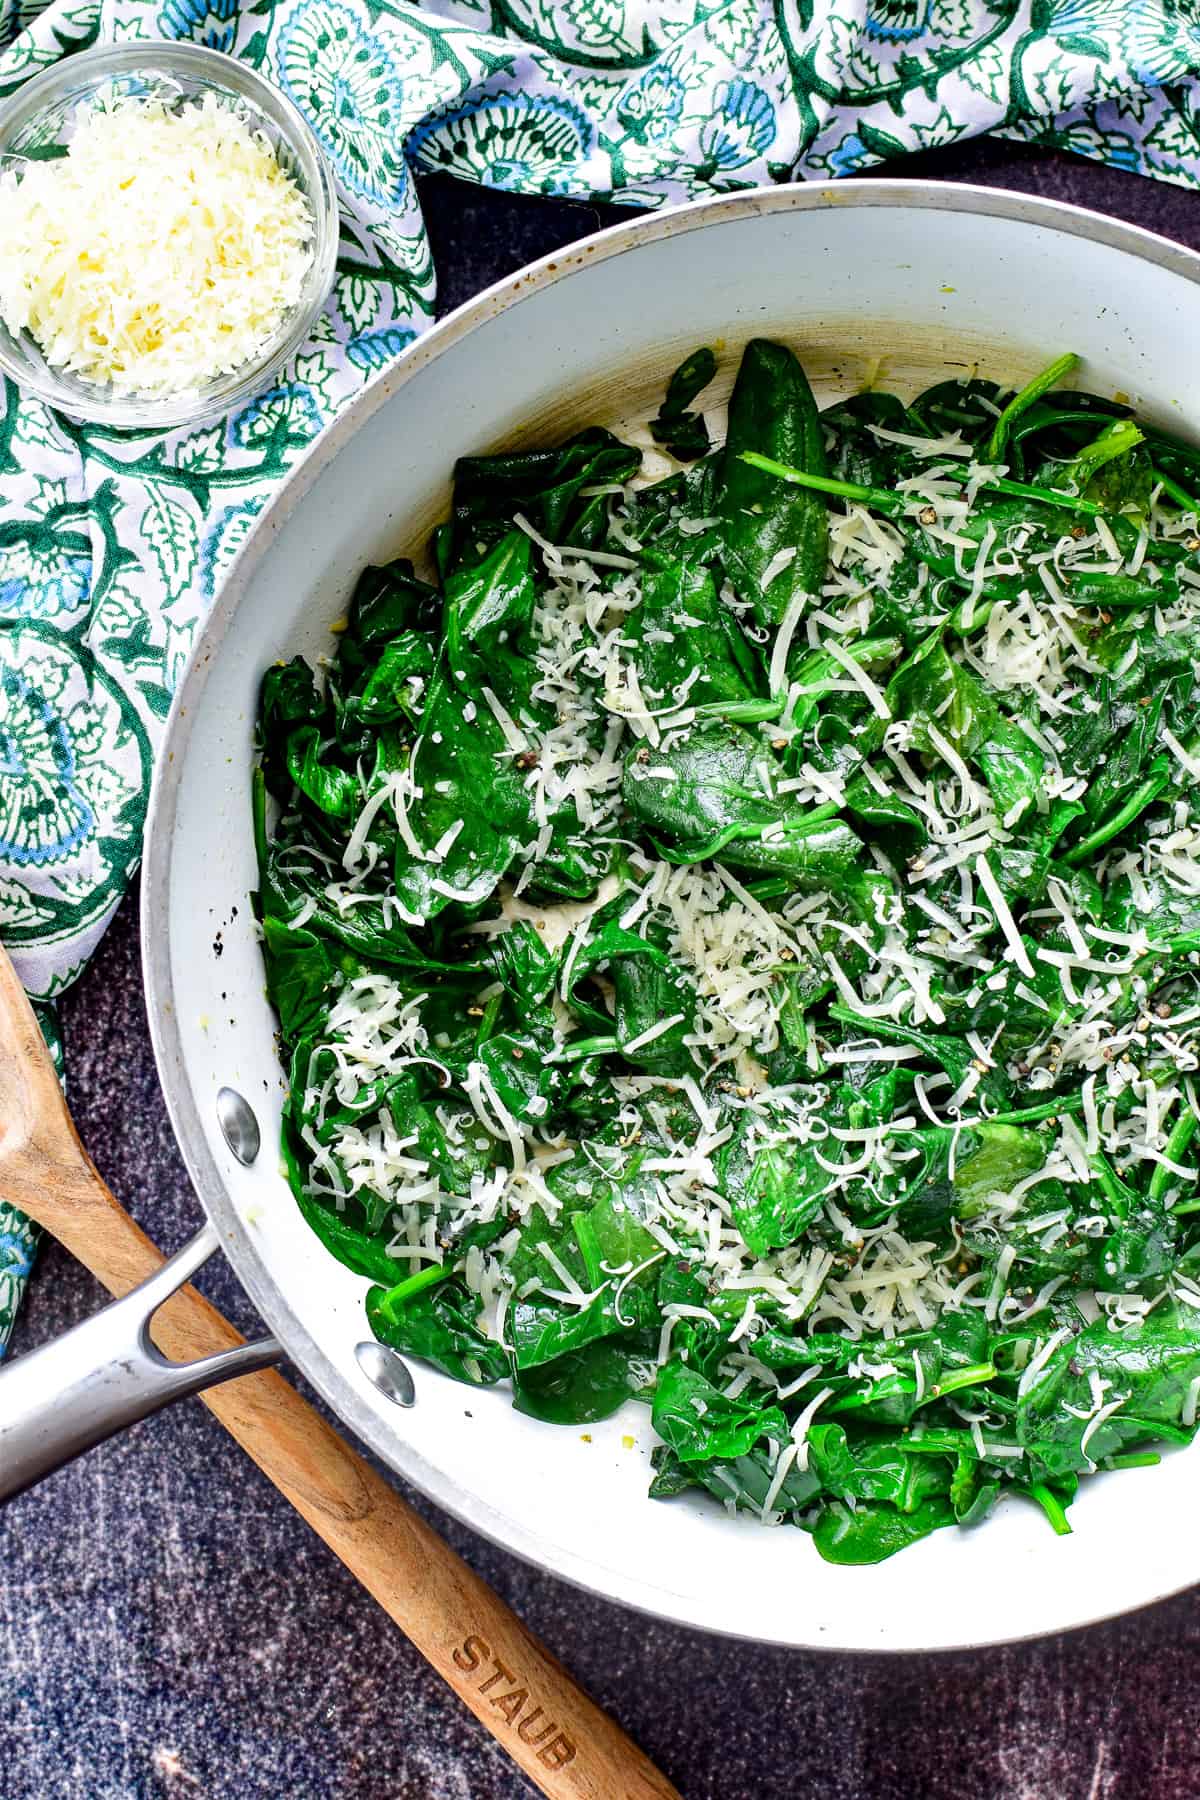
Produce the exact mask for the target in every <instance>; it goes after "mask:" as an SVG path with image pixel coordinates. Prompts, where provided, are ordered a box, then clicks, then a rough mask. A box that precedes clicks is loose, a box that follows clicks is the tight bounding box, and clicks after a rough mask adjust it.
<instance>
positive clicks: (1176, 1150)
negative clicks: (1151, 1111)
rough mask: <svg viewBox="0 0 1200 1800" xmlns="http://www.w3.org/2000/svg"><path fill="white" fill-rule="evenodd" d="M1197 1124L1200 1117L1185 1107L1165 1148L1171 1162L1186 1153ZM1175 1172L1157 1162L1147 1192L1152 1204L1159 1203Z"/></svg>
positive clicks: (1177, 1177)
mask: <svg viewBox="0 0 1200 1800" xmlns="http://www.w3.org/2000/svg"><path fill="white" fill-rule="evenodd" d="M1197 1125H1200V1119H1198V1118H1197V1117H1196V1115H1195V1113H1194V1112H1193V1111H1192V1109H1191V1107H1190V1106H1189V1107H1187V1108H1185V1110H1184V1111H1183V1112H1182V1113H1181V1114H1180V1115H1179V1117H1178V1119H1176V1121H1175V1123H1174V1125H1173V1126H1172V1127H1171V1135H1170V1137H1169V1138H1168V1139H1167V1142H1166V1145H1165V1147H1164V1149H1163V1155H1164V1156H1165V1157H1166V1158H1167V1160H1168V1161H1169V1162H1175V1163H1177V1162H1178V1161H1179V1159H1180V1157H1181V1156H1183V1155H1184V1154H1185V1153H1186V1151H1187V1147H1188V1145H1189V1144H1190V1143H1191V1141H1192V1139H1193V1138H1194V1137H1195V1135H1196V1127H1197ZM1173 1174H1174V1171H1173V1170H1172V1169H1168V1168H1167V1166H1166V1163H1156V1164H1155V1168H1154V1173H1153V1175H1151V1177H1150V1186H1149V1188H1148V1189H1147V1192H1146V1197H1147V1199H1148V1200H1149V1202H1150V1204H1151V1206H1155V1205H1157V1204H1158V1202H1159V1201H1160V1200H1162V1198H1163V1197H1164V1195H1165V1194H1166V1191H1167V1188H1168V1187H1169V1186H1170V1183H1171V1177H1172V1175H1173ZM1175 1179H1176V1180H1177V1181H1178V1180H1180V1179H1181V1177H1179V1176H1175Z"/></svg>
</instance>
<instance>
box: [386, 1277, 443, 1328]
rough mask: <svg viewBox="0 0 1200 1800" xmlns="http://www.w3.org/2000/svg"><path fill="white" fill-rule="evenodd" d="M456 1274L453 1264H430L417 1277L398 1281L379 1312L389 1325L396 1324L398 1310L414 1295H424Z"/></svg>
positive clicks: (389, 1291) (388, 1293) (390, 1290)
mask: <svg viewBox="0 0 1200 1800" xmlns="http://www.w3.org/2000/svg"><path fill="white" fill-rule="evenodd" d="M453 1273H454V1268H453V1265H452V1264H449V1263H430V1264H429V1265H428V1267H427V1268H424V1269H418V1270H417V1272H416V1274H415V1275H406V1276H405V1278H404V1280H403V1281H398V1282H397V1283H396V1285H395V1287H393V1288H389V1289H388V1291H387V1293H386V1294H385V1295H384V1296H383V1298H382V1300H381V1301H380V1302H379V1310H380V1312H381V1313H382V1314H383V1316H384V1317H385V1318H386V1319H387V1321H388V1323H389V1324H391V1325H394V1324H395V1323H396V1308H397V1307H398V1306H403V1305H404V1304H405V1302H406V1301H408V1300H411V1299H412V1298H413V1295H414V1294H420V1293H423V1292H424V1290H425V1289H426V1288H431V1287H436V1286H437V1284H438V1282H439V1281H446V1280H448V1279H449V1277H450V1276H451V1275H453Z"/></svg>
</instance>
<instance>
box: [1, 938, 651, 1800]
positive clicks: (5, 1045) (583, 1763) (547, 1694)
mask: <svg viewBox="0 0 1200 1800" xmlns="http://www.w3.org/2000/svg"><path fill="white" fill-rule="evenodd" d="M0 1199H4V1200H7V1201H8V1202H9V1203H10V1204H11V1205H13V1206H15V1207H18V1208H19V1209H20V1210H21V1211H22V1212H24V1213H27V1214H28V1215H29V1217H30V1218H31V1219H34V1220H36V1222H37V1223H38V1224H39V1225H42V1226H44V1227H45V1229H46V1230H47V1231H49V1232H52V1233H53V1235H54V1236H55V1237H56V1238H57V1239H58V1240H59V1242H60V1243H61V1244H63V1245H64V1246H65V1247H66V1248H67V1249H68V1250H69V1251H70V1252H71V1254H72V1256H74V1257H76V1258H77V1259H78V1260H79V1261H80V1262H81V1263H82V1264H83V1265H84V1267H85V1268H86V1269H89V1270H90V1271H91V1273H92V1274H93V1275H95V1276H96V1277H97V1279H98V1280H99V1281H101V1282H102V1283H103V1285H104V1286H105V1287H106V1288H107V1289H108V1290H109V1292H110V1293H111V1294H114V1295H116V1296H118V1297H119V1296H121V1295H123V1294H126V1293H128V1292H129V1290H130V1289H131V1288H133V1287H136V1286H137V1285H138V1283H139V1282H142V1281H144V1280H145V1279H146V1278H147V1276H149V1275H152V1274H153V1273H154V1272H155V1270H156V1269H158V1268H160V1267H161V1266H162V1264H163V1262H164V1260H165V1259H164V1257H163V1255H162V1253H161V1251H159V1250H158V1249H156V1248H155V1246H154V1245H153V1244H152V1243H151V1241H150V1239H149V1238H148V1237H147V1236H146V1234H145V1232H144V1231H142V1229H141V1228H140V1226H138V1225H136V1224H135V1223H134V1221H133V1220H132V1219H131V1218H130V1216H129V1214H128V1213H127V1212H126V1211H125V1210H124V1208H123V1207H122V1206H120V1205H119V1204H118V1203H117V1201H116V1200H115V1199H114V1198H113V1196H112V1195H111V1194H110V1193H109V1191H108V1189H107V1187H106V1186H105V1185H104V1182H103V1181H102V1180H101V1178H100V1176H99V1174H98V1173H97V1171H96V1169H95V1167H94V1166H93V1164H92V1161H91V1159H90V1157H89V1156H88V1154H87V1152H86V1150H85V1149H84V1148H83V1145H82V1144H81V1143H80V1141H79V1136H78V1133H77V1132H76V1130H75V1127H74V1125H73V1123H72V1121H71V1116H70V1114H69V1113H68V1111H67V1107H66V1103H65V1101H64V1099H63V1094H62V1088H61V1087H60V1085H59V1082H58V1078H57V1076H56V1075H55V1072H54V1066H53V1064H52V1062H51V1060H50V1057H49V1054H48V1052H47V1050H46V1046H45V1044H44V1042H43V1040H42V1034H41V1032H40V1031H39V1029H38V1024H37V1020H36V1019H35V1018H34V1016H33V1010H32V1008H31V1007H30V1005H29V1002H28V1000H27V999H26V997H25V992H24V990H23V988H22V987H21V984H20V982H19V981H18V980H17V976H16V973H15V971H14V969H13V966H12V964H11V962H10V961H9V959H8V957H7V955H6V954H5V953H4V950H3V949H2V948H0ZM152 1333H153V1337H154V1340H155V1342H156V1343H157V1345H158V1347H159V1349H160V1350H162V1351H163V1353H164V1354H165V1355H167V1356H170V1357H172V1358H175V1359H177V1360H186V1361H193V1360H194V1359H196V1358H197V1357H201V1356H208V1355H211V1354H213V1353H214V1352H216V1351H220V1350H229V1349H232V1348H233V1347H234V1346H236V1345H238V1344H240V1343H242V1342H243V1341H244V1340H243V1339H242V1337H241V1336H240V1335H239V1333H238V1332H236V1331H235V1330H234V1328H233V1326H232V1325H230V1324H229V1322H228V1321H227V1320H226V1319H225V1318H223V1317H222V1315H221V1314H220V1313H219V1312H218V1311H217V1310H216V1308H215V1307H213V1306H210V1305H209V1303H208V1301H207V1300H205V1299H204V1298H203V1296H202V1295H200V1294H198V1293H197V1292H196V1291H195V1289H194V1288H191V1287H185V1288H181V1289H180V1290H179V1292H178V1293H176V1294H174V1295H173V1296H172V1298H171V1299H169V1300H167V1301H166V1302H164V1304H163V1305H162V1306H161V1307H160V1308H159V1310H158V1311H157V1313H156V1314H155V1315H154V1321H153V1325H152ZM201 1399H202V1400H203V1401H204V1404H205V1406H207V1407H208V1409H209V1411H210V1412H212V1413H213V1414H214V1415H215V1416H216V1418H218V1419H219V1420H220V1422H221V1424H222V1425H224V1427H225V1429H226V1430H227V1431H229V1432H230V1433H232V1435H233V1436H234V1437H235V1438H236V1439H237V1441H238V1443H239V1444H240V1445H241V1446H242V1448H243V1450H245V1451H247V1452H248V1454H249V1455H250V1456H251V1457H252V1458H253V1459H254V1461H255V1462H256V1463H257V1464H258V1466H259V1468H260V1469H261V1470H262V1471H263V1473H264V1475H266V1476H267V1477H268V1478H269V1479H270V1480H271V1481H273V1482H274V1484H275V1486H276V1487H277V1488H278V1489H279V1491H280V1493H281V1494H283V1495H284V1496H285V1497H286V1498H287V1499H288V1500H290V1502H291V1504H292V1505H293V1506H294V1507H295V1508H296V1511H297V1512H298V1513H300V1515H301V1516H302V1517H303V1518H305V1519H307V1521H308V1523H309V1524H310V1525H311V1526H312V1528H313V1530H314V1531H315V1532H316V1533H317V1535H318V1536H319V1537H321V1538H323V1539H324V1540H325V1542H326V1543H327V1544H328V1545H329V1548H330V1549H331V1550H332V1551H333V1552H334V1554H335V1555H336V1556H338V1557H340V1558H341V1560H342V1562H344V1563H345V1565H346V1567H347V1568H348V1569H349V1570H350V1571H351V1573H352V1574H353V1575H356V1576H357V1577H358V1579H359V1581H361V1582H362V1584H363V1586H364V1587H365V1588H366V1589H367V1591H368V1593H370V1594H372V1595H373V1596H374V1597H375V1599H376V1600H378V1602H379V1604H380V1605H381V1606H382V1607H383V1609H384V1611H385V1612H387V1613H388V1614H389V1615H390V1616H391V1617H392V1618H393V1619H394V1620H395V1622H396V1624H397V1625H399V1627H400V1629H401V1631H403V1632H404V1634H405V1636H406V1637H408V1638H410V1639H411V1641H412V1642H413V1643H414V1644H415V1645H416V1647H417V1649H418V1650H419V1651H420V1652H421V1654H422V1656H424V1657H425V1658H426V1659H427V1661H429V1662H430V1663H432V1664H433V1667H434V1668H435V1669H436V1670H437V1671H438V1673H439V1674H440V1675H441V1676H442V1677H443V1679H444V1680H446V1681H447V1682H449V1684H450V1686H451V1687H452V1688H453V1689H454V1691H455V1693H456V1694H457V1695H458V1696H459V1698H460V1700H462V1701H463V1702H464V1703H465V1704H466V1705H467V1706H469V1707H470V1709H471V1711H472V1712H473V1713H474V1714H475V1717H476V1718H477V1719H479V1720H481V1722H482V1723H483V1724H484V1725H485V1726H486V1727H487V1729H488V1730H489V1731H490V1732H491V1733H492V1735H493V1736H494V1737H495V1738H496V1739H497V1740H498V1742H499V1743H500V1744H502V1745H503V1747H504V1749H505V1750H507V1752H508V1754H509V1755H510V1756H511V1757H512V1759H513V1761H514V1762H515V1763H517V1764H518V1765H519V1767H520V1768H522V1769H523V1770H524V1771H525V1773H526V1775H528V1776H529V1778H530V1780H531V1781H533V1782H534V1783H535V1784H536V1785H537V1786H538V1787H539V1788H540V1789H541V1791H542V1792H543V1793H544V1794H547V1795H550V1796H551V1800H671V1797H672V1796H673V1797H674V1800H679V1796H678V1794H677V1791H676V1789H675V1788H673V1787H672V1786H671V1784H670V1783H669V1782H668V1781H667V1780H666V1779H665V1778H664V1777H663V1776H662V1775H660V1774H659V1772H658V1770H657V1769H655V1767H654V1766H653V1764H652V1763H651V1762H649V1761H648V1759H647V1758H646V1757H645V1756H643V1754H642V1752H641V1751H640V1750H639V1749H638V1748H637V1746H636V1745H635V1744H633V1743H632V1742H631V1741H630V1739H629V1738H627V1737H626V1736H625V1734H624V1732H623V1731H621V1730H620V1728H619V1727H618V1726H617V1725H616V1724H614V1722H613V1720H612V1719H610V1718H609V1717H608V1716H607V1714H606V1713H603V1712H601V1711H600V1709H599V1707H598V1706H596V1705H595V1704H594V1702H593V1701H591V1700H589V1699H588V1697H587V1695H586V1694H584V1693H583V1692H582V1691H581V1690H580V1689H579V1688H578V1687H576V1685H575V1683H574V1682H573V1681H572V1680H571V1677H570V1676H569V1675H568V1674H567V1672H566V1670H565V1669H564V1668H563V1667H562V1665H561V1664H560V1663H559V1662H557V1661H556V1660H555V1658H554V1657H552V1656H551V1655H550V1653H549V1651H548V1650H546V1649H545V1648H544V1646H543V1645H542V1644H540V1643H539V1642H538V1640H537V1639H536V1638H535V1637H534V1636H533V1635H532V1634H531V1633H530V1632H528V1631H527V1630H526V1629H525V1627H524V1625H522V1623H521V1621H520V1620H519V1619H518V1618H517V1617H516V1615H515V1614H514V1613H512V1612H511V1611H510V1610H509V1608H508V1607H507V1606H505V1604H504V1602H503V1601H502V1600H501V1599H500V1597H499V1595H497V1594H496V1593H494V1592H493V1590H492V1589H491V1588H490V1587H489V1586H488V1585H487V1583H486V1582H484V1581H482V1580H480V1578H479V1576H478V1575H476V1574H475V1573H474V1571H473V1570H471V1569H470V1568H468V1567H467V1564H466V1563H465V1562H463V1560H462V1558H461V1557H459V1556H456V1555H455V1553H454V1551H453V1550H451V1549H450V1547H449V1545H447V1544H444V1543H443V1542H442V1540H441V1538H440V1537H438V1536H437V1534H436V1533H435V1532H433V1531H431V1530H430V1528H429V1526H428V1525H426V1524H425V1522H424V1521H423V1520H422V1519H420V1518H419V1517H418V1516H417V1514H416V1513H415V1512H414V1511H413V1510H412V1508H411V1507H410V1506H408V1505H407V1504H406V1503H405V1502H404V1501H403V1500H402V1499H401V1498H400V1496H399V1495H398V1494H397V1493H396V1492H395V1491H394V1489H393V1488H391V1487H390V1486H389V1485H388V1483H387V1482H386V1481H384V1480H383V1479H382V1477H380V1476H379V1475H377V1474H376V1473H375V1471H374V1470H373V1469H372V1468H371V1467H370V1466H369V1465H368V1464H367V1463H366V1462H365V1461H364V1460H363V1458H362V1457H361V1456H359V1455H358V1454H357V1453H356V1452H355V1451H354V1450H352V1449H351V1448H350V1446H349V1445H348V1444H346V1443H344V1442H343V1440H342V1439H341V1438H340V1437H339V1436H338V1434H337V1432H336V1431H334V1430H333V1428H332V1426H330V1425H327V1424H326V1422H325V1420H324V1419H322V1418H321V1416H320V1414H319V1413H316V1412H314V1410H313V1409H312V1407H311V1406H309V1405H308V1404H307V1402H306V1401H304V1400H302V1399H301V1398H300V1396H299V1394H297V1393H296V1391H295V1389H294V1388H292V1387H291V1386H290V1385H289V1383H288V1382H286V1381H285V1380H284V1379H283V1377H282V1376H281V1375H277V1374H275V1373H274V1372H273V1371H265V1372H262V1373H259V1374H254V1375H243V1376H241V1377H239V1378H238V1379H237V1380H234V1381H230V1382H228V1383H226V1385H225V1386H223V1387H217V1388H211V1389H209V1390H208V1392H206V1393H204V1394H202V1395H201ZM518 1696H520V1697H519V1698H518Z"/></svg>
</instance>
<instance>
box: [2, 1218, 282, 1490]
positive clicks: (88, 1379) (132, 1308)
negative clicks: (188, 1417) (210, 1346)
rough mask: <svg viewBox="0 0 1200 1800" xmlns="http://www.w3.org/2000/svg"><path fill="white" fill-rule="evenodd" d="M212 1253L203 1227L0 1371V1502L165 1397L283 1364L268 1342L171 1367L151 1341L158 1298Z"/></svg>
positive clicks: (211, 1237) (213, 1243)
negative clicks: (153, 1267) (146, 1273)
mask: <svg viewBox="0 0 1200 1800" xmlns="http://www.w3.org/2000/svg"><path fill="white" fill-rule="evenodd" d="M218 1247H219V1246H218V1240H217V1234H216V1232H215V1231H214V1230H213V1228H212V1226H211V1225H206V1226H205V1227H204V1229H203V1231H200V1232H197V1234H196V1236H195V1237H194V1238H192V1239H191V1241H190V1242H189V1243H187V1244H185V1245H184V1246H183V1249H182V1250H179V1251H177V1252H176V1254H175V1255H174V1256H173V1257H172V1258H171V1259H170V1261H169V1262H165V1263H164V1264H163V1265H162V1267H161V1268H160V1269H158V1270H157V1271H156V1272H155V1273H154V1274H153V1275H151V1276H150V1277H149V1278H148V1279H147V1280H146V1281H143V1282H142V1284H141V1286H140V1287H136V1288H134V1289H132V1291H131V1292H130V1293H128V1294H126V1295H125V1297H124V1298H123V1299H121V1300H116V1301H114V1302H113V1303H112V1305H111V1306H106V1307H105V1309H104V1311H103V1312H100V1313H97V1314H96V1315H95V1317H94V1318H91V1319H86V1320H85V1321H84V1322H83V1324H82V1325H76V1326H75V1327H74V1328H73V1330H71V1331H68V1332H65V1333H64V1334H63V1336H62V1337H60V1338H56V1339H55V1340H54V1341H53V1342H52V1343H49V1344H44V1345H43V1346H42V1347H41V1348H40V1349H38V1350H32V1351H30V1352H29V1353H28V1354H27V1355H25V1356H22V1357H21V1358H20V1359H19V1361H17V1362H15V1363H14V1364H13V1365H12V1367H11V1368H8V1369H5V1370H4V1372H3V1373H2V1374H0V1500H7V1499H10V1498H11V1497H12V1496H13V1495H14V1494H19V1493H22V1492H23V1491H24V1489H26V1488H28V1487H32V1486H33V1484H34V1483H35V1482H37V1481H40V1480H41V1479H42V1478H43V1476H45V1475H50V1474H52V1473H53V1471H54V1470H55V1469H60V1468H62V1466H63V1464H64V1463H68V1462H71V1461H72V1460H73V1458H75V1457H76V1456H81V1455H82V1454H83V1452H84V1451H85V1450H90V1449H91V1448H92V1447H93V1445H95V1444H99V1443H103V1441H104V1440H105V1438H110V1437H113V1436H115V1435H116V1433H117V1432H118V1431H122V1430H124V1428H125V1426H127V1425H133V1424H136V1422H137V1420H139V1419H144V1418H146V1417H147V1416H148V1415H149V1414H150V1413H155V1412H158V1410H159V1408H160V1407H163V1406H167V1405H169V1404H170V1402H171V1401H172V1400H180V1399H182V1398H183V1397H184V1396H185V1395H187V1394H198V1393H200V1392H201V1391H202V1390H203V1389H204V1388H209V1387H215V1386H216V1384H217V1383H218V1382H220V1381H228V1380H230V1379H231V1378H232V1377H233V1376H235V1375H247V1374H249V1373H250V1372H251V1371H252V1370H255V1369H265V1368H269V1367H270V1366H271V1365H272V1364H273V1363H277V1362H279V1361H281V1360H282V1357H283V1349H282V1347H281V1345H279V1344H278V1343H277V1342H276V1341H275V1339H274V1338H263V1339H261V1340H260V1341H259V1342H258V1343H256V1344H240V1345H239V1346H238V1347H237V1348H236V1349H233V1350H222V1351H219V1352H217V1353H215V1354H214V1355H210V1356H202V1357H200V1358H199V1359H198V1360H197V1361H195V1362H171V1361H169V1360H168V1359H167V1357H165V1356H164V1355H163V1354H162V1352H161V1350H159V1349H158V1348H157V1347H156V1346H155V1345H154V1344H153V1343H152V1342H151V1339H150V1321H151V1319H152V1318H153V1317H154V1314H155V1313H156V1312H157V1311H158V1309H159V1307H160V1306H161V1305H162V1303H163V1301H164V1300H167V1299H169V1298H170V1296H171V1295H172V1294H174V1293H175V1292H176V1290H177V1289H178V1288H181V1287H182V1286H183V1285H184V1283H185V1282H186V1281H188V1280H190V1279H191V1277H192V1276H193V1275H194V1274H195V1273H196V1270H197V1269H199V1268H200V1267H201V1266H202V1264H204V1263H206V1262H207V1261H208V1259H209V1257H210V1256H211V1255H212V1254H213V1252H214V1251H215V1250H216V1249H218Z"/></svg>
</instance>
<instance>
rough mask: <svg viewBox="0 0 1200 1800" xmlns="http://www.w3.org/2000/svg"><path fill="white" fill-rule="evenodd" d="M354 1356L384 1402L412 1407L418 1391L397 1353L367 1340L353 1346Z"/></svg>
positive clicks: (406, 1366) (407, 1368) (404, 1363)
mask: <svg viewBox="0 0 1200 1800" xmlns="http://www.w3.org/2000/svg"><path fill="white" fill-rule="evenodd" d="M354 1355H355V1357H356V1359H357V1361H358V1366H359V1368H360V1369H361V1370H362V1372H363V1374H364V1375H365V1376H366V1378H367V1380H368V1381H369V1382H371V1383H372V1385H373V1386H375V1387H377V1388H378V1389H379V1392H380V1393H381V1394H382V1395H383V1396H384V1398H385V1399H387V1400H394V1401H395V1403H396V1405H397V1406H412V1404H413V1403H414V1401H415V1400H416V1398H417V1390H416V1387H415V1385H414V1383H413V1378H412V1375H411V1374H410V1372H409V1367H408V1364H407V1363H406V1362H405V1360H404V1358H403V1357H402V1356H401V1355H400V1354H399V1352H398V1351H396V1350H393V1349H391V1348H390V1347H389V1346H388V1345H387V1344H377V1343H374V1342H373V1341H371V1340H369V1339H368V1340H365V1341H364V1342H363V1343H361V1344H356V1345H355V1346H354Z"/></svg>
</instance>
